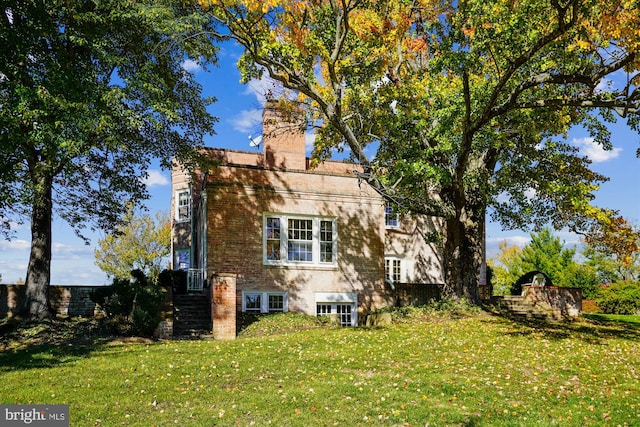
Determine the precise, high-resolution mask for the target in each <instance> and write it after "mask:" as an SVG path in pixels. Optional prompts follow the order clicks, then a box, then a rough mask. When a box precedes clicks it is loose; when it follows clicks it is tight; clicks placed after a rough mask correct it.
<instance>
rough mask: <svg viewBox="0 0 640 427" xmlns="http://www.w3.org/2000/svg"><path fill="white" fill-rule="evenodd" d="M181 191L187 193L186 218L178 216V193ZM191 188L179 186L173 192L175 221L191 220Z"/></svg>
mask: <svg viewBox="0 0 640 427" xmlns="http://www.w3.org/2000/svg"><path fill="white" fill-rule="evenodd" d="M183 193H187V194H188V195H189V205H188V209H187V210H188V214H187V217H186V218H180V195H181V194H183ZM191 197H192V196H191V190H190V189H189V188H181V189H179V190H176V193H175V206H174V208H175V220H176V222H188V221H191V215H192V212H191Z"/></svg>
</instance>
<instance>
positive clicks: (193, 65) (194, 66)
mask: <svg viewBox="0 0 640 427" xmlns="http://www.w3.org/2000/svg"><path fill="white" fill-rule="evenodd" d="M182 68H184V69H185V70H186V71H189V72H190V73H197V72H198V71H201V70H202V67H201V66H200V64H198V63H197V62H196V61H194V60H193V59H187V60H186V61H184V62H183V63H182Z"/></svg>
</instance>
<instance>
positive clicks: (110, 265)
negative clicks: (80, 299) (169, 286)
mask: <svg viewBox="0 0 640 427" xmlns="http://www.w3.org/2000/svg"><path fill="white" fill-rule="evenodd" d="M170 244H171V226H170V222H169V217H168V215H167V214H166V213H158V214H156V217H155V219H154V218H153V217H151V216H150V215H149V214H142V215H136V214H135V213H134V210H133V209H130V210H129V212H128V213H127V215H126V216H125V217H124V218H123V219H122V223H121V225H120V226H119V227H117V228H116V229H115V230H114V231H113V232H112V233H109V234H107V235H106V236H105V237H104V238H103V239H100V240H99V241H98V248H96V250H95V257H96V265H97V266H98V267H100V269H101V270H102V271H104V272H105V273H107V274H108V275H109V277H112V278H127V277H129V274H130V272H131V270H134V269H140V270H142V271H143V272H144V273H145V274H146V275H147V276H149V277H150V279H151V281H152V282H154V281H155V278H156V277H157V276H158V274H159V273H160V271H161V270H162V268H163V265H162V263H163V262H164V261H165V260H164V258H165V257H166V256H167V255H169V249H170Z"/></svg>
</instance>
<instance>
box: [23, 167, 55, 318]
mask: <svg viewBox="0 0 640 427" xmlns="http://www.w3.org/2000/svg"><path fill="white" fill-rule="evenodd" d="M35 189H36V191H35V194H34V201H33V211H32V213H31V253H30V255H29V266H28V267H27V278H26V283H25V285H26V287H27V290H26V292H25V297H24V303H23V306H22V314H23V315H24V316H26V317H30V318H37V319H41V318H46V317H51V315H52V310H51V307H50V305H49V284H50V281H51V219H52V206H53V202H52V193H51V192H52V183H51V180H50V179H47V178H41V179H40V182H39V183H38V184H37V185H36V186H35Z"/></svg>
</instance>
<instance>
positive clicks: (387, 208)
mask: <svg viewBox="0 0 640 427" xmlns="http://www.w3.org/2000/svg"><path fill="white" fill-rule="evenodd" d="M384 225H386V226H387V227H397V226H398V214H396V213H395V212H393V206H391V203H386V204H385V205H384Z"/></svg>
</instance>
